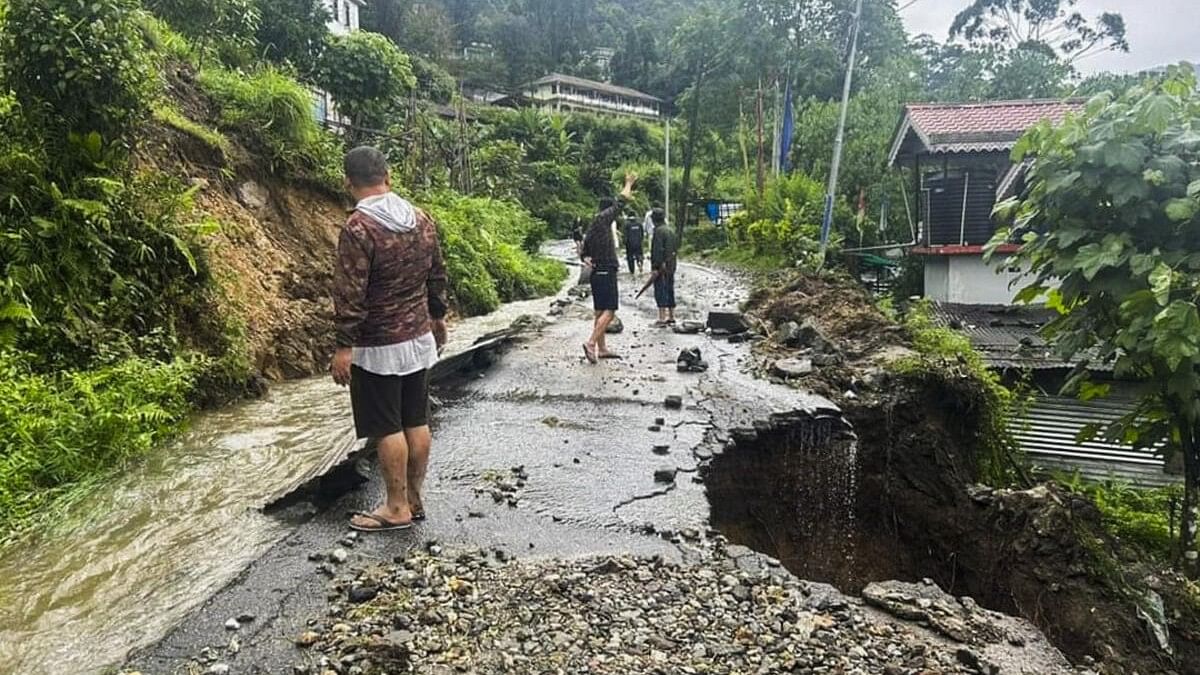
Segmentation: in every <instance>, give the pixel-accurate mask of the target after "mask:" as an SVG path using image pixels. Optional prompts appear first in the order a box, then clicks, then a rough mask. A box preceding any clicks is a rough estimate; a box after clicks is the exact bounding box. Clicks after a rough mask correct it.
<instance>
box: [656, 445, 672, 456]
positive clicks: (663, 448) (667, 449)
mask: <svg viewBox="0 0 1200 675" xmlns="http://www.w3.org/2000/svg"><path fill="white" fill-rule="evenodd" d="M654 454H656V455H669V454H671V446H669V445H656V446H654Z"/></svg>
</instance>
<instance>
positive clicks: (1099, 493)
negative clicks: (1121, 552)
mask: <svg viewBox="0 0 1200 675" xmlns="http://www.w3.org/2000/svg"><path fill="white" fill-rule="evenodd" d="M1062 482H1063V483H1064V484H1065V485H1066V486H1067V487H1069V488H1070V489H1071V490H1072V491H1073V492H1076V493H1078V494H1081V495H1085V496H1087V497H1088V498H1089V499H1091V500H1092V502H1093V503H1094V504H1095V505H1096V507H1097V508H1099V509H1100V513H1101V514H1103V516H1104V524H1105V526H1106V527H1107V529H1108V530H1109V531H1110V532H1112V534H1113V535H1114V536H1116V537H1117V538H1118V539H1120V540H1121V543H1123V544H1126V545H1129V546H1132V547H1135V548H1136V549H1138V550H1140V551H1144V552H1146V553H1149V554H1151V555H1153V556H1154V557H1156V558H1158V559H1160V560H1169V559H1170V558H1171V557H1172V555H1173V554H1174V552H1175V550H1176V547H1177V543H1178V531H1179V516H1180V513H1179V508H1180V505H1181V504H1182V503H1183V488H1182V487H1181V486H1178V485H1176V486H1171V487H1164V488H1153V489H1147V488H1138V487H1134V486H1132V485H1129V484H1128V483H1123V482H1120V481H1115V480H1113V481H1105V482H1102V483H1091V482H1087V481H1084V480H1083V479H1081V478H1080V477H1079V476H1077V475H1076V476H1071V477H1068V478H1066V479H1064V480H1063V481H1062Z"/></svg>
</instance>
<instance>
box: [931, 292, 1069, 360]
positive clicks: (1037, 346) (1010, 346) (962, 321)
mask: <svg viewBox="0 0 1200 675" xmlns="http://www.w3.org/2000/svg"><path fill="white" fill-rule="evenodd" d="M1053 317H1054V312H1053V311H1051V310H1048V309H1044V308H1040V307H1027V306H1015V307H1014V306H1006V305H963V304H957V303H950V302H942V303H935V304H934V318H935V320H937V321H938V322H939V323H941V324H942V325H943V326H948V327H950V328H953V329H955V330H958V331H961V332H963V333H964V334H966V336H967V338H968V339H970V340H971V346H973V347H975V349H976V350H977V351H979V352H980V353H981V354H982V355H983V358H984V360H985V361H987V363H988V365H990V366H992V367H993V368H1018V369H1032V370H1041V369H1059V368H1071V367H1073V366H1074V362H1071V361H1063V360H1062V359H1061V358H1059V357H1058V356H1057V355H1056V354H1055V353H1054V351H1053V350H1052V349H1051V348H1050V346H1049V345H1047V344H1046V341H1045V340H1044V339H1042V336H1041V335H1039V334H1038V332H1039V331H1040V330H1041V328H1042V326H1044V325H1046V323H1047V322H1049V321H1050V319H1052V318H1053Z"/></svg>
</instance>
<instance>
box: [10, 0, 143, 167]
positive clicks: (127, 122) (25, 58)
mask: <svg viewBox="0 0 1200 675" xmlns="http://www.w3.org/2000/svg"><path fill="white" fill-rule="evenodd" d="M139 12H140V6H139V4H138V2H137V0H89V1H88V2H81V1H80V0H8V7H7V9H6V11H5V13H4V23H3V32H2V33H0V64H3V67H2V68H0V75H3V83H4V85H6V86H5V87H4V88H7V89H11V90H12V92H13V93H14V94H15V95H16V98H17V100H18V101H21V102H22V104H23V105H24V106H25V111H26V114H27V115H29V116H30V119H31V120H33V121H35V122H36V123H38V124H39V126H41V127H43V128H44V130H45V133H46V138H47V139H50V140H52V141H55V142H57V139H64V140H65V139H66V138H67V136H68V135H69V134H70V133H76V134H88V133H92V132H96V133H98V134H100V137H101V138H102V139H104V140H105V141H107V142H109V143H110V144H120V145H124V144H126V143H128V142H129V141H130V132H131V130H132V129H133V128H134V126H135V125H137V124H138V123H139V122H140V121H141V120H142V119H143V118H144V117H145V114H146V112H147V109H148V107H149V103H150V99H151V91H152V83H153V76H152V73H151V69H150V59H149V58H148V54H147V51H146V48H145V44H144V41H143V39H142V35H141V33H140V31H139V30H138V17H139Z"/></svg>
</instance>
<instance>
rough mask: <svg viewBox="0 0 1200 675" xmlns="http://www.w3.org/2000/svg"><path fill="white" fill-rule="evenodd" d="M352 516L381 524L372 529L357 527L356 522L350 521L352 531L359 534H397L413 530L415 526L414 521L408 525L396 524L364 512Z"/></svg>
mask: <svg viewBox="0 0 1200 675" xmlns="http://www.w3.org/2000/svg"><path fill="white" fill-rule="evenodd" d="M350 515H353V516H361V517H363V518H366V519H367V520H373V521H375V522H376V523H379V526H378V527H372V526H363V525H355V524H354V521H350V529H352V530H357V531H359V532H397V531H399V530H408V529H411V528H412V526H413V524H412V521H409V522H407V523H394V522H392V521H390V520H388V519H386V518H384V517H382V516H377V515H375V514H374V513H366V512H363V511H355V512H354V513H352V514H350Z"/></svg>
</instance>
